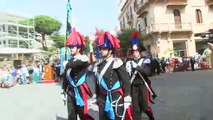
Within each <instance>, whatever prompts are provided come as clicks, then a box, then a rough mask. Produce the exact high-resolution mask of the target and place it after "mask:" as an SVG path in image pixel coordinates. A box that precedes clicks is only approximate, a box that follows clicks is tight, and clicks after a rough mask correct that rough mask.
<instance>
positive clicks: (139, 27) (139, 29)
mask: <svg viewBox="0 0 213 120" xmlns="http://www.w3.org/2000/svg"><path fill="white" fill-rule="evenodd" d="M138 31H139V32H141V25H140V24H138Z"/></svg>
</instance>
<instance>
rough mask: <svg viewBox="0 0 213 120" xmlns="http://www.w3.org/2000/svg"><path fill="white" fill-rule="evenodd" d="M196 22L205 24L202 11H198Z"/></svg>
mask: <svg viewBox="0 0 213 120" xmlns="http://www.w3.org/2000/svg"><path fill="white" fill-rule="evenodd" d="M195 12H196V22H197V23H203V18H202V12H201V10H200V9H196V11H195Z"/></svg>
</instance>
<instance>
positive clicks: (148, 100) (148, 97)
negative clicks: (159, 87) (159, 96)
mask: <svg viewBox="0 0 213 120" xmlns="http://www.w3.org/2000/svg"><path fill="white" fill-rule="evenodd" d="M146 99H147V104H148V106H149V105H150V103H151V98H150V92H149V89H147V87H146Z"/></svg>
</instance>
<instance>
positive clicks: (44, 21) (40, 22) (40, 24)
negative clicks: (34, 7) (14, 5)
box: [34, 15, 62, 50]
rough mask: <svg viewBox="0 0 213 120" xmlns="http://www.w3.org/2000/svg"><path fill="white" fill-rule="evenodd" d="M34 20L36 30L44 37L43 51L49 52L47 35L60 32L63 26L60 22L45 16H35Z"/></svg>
mask: <svg viewBox="0 0 213 120" xmlns="http://www.w3.org/2000/svg"><path fill="white" fill-rule="evenodd" d="M34 20H35V30H36V32H38V33H40V34H41V37H42V41H41V43H42V46H43V49H44V50H47V45H46V41H45V35H51V34H52V33H53V32H55V31H59V30H60V28H61V25H62V24H61V22H59V21H58V20H56V19H54V18H52V17H49V16H45V15H39V16H35V18H34Z"/></svg>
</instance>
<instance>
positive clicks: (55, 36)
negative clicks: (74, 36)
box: [50, 32, 65, 48]
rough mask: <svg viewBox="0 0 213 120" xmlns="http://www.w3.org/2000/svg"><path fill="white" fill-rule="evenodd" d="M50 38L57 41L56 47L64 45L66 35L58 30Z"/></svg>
mask: <svg viewBox="0 0 213 120" xmlns="http://www.w3.org/2000/svg"><path fill="white" fill-rule="evenodd" d="M50 39H52V40H53V41H54V42H55V47H56V48H62V47H64V41H65V35H60V34H59V33H58V32H55V33H53V34H52V35H51V36H50Z"/></svg>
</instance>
